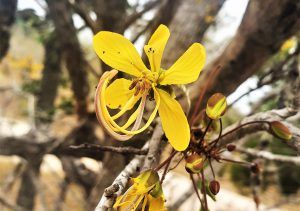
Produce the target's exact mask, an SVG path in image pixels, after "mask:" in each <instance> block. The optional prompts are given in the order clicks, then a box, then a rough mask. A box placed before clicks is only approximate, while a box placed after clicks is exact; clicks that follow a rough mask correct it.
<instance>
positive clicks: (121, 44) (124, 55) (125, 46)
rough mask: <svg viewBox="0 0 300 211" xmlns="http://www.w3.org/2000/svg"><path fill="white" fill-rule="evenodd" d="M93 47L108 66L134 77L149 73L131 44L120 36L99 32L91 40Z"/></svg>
mask: <svg viewBox="0 0 300 211" xmlns="http://www.w3.org/2000/svg"><path fill="white" fill-rule="evenodd" d="M93 47H94V50H95V51H96V53H97V55H98V56H99V57H100V59H101V60H102V61H103V62H104V63H105V64H107V65H108V66H110V67H112V68H114V69H117V70H119V71H122V72H125V73H128V74H130V75H134V76H137V77H138V76H141V74H142V72H149V70H148V69H147V67H146V66H145V64H144V63H143V61H142V59H141V57H140V55H139V53H138V52H137V50H136V49H135V47H134V46H133V44H132V43H131V42H130V41H129V40H128V39H126V38H125V37H123V36H122V35H120V34H117V33H113V32H108V31H101V32H99V33H98V34H96V35H95V36H94V38H93Z"/></svg>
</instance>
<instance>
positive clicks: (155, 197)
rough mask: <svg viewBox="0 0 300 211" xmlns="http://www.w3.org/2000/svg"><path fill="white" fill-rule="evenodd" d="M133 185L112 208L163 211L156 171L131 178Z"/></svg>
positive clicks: (119, 210) (162, 198) (161, 195)
mask: <svg viewBox="0 0 300 211" xmlns="http://www.w3.org/2000/svg"><path fill="white" fill-rule="evenodd" d="M132 180H133V185H132V186H131V187H130V188H129V189H128V190H127V191H126V192H125V193H124V194H123V195H121V196H119V197H118V198H117V201H116V203H115V204H114V208H115V209H116V210H118V211H122V210H132V211H134V210H138V209H139V210H140V209H141V210H142V211H144V210H145V208H146V207H148V209H147V210H149V211H163V210H165V208H164V195H163V191H162V188H161V184H160V182H159V176H158V174H157V172H156V171H153V170H147V171H145V172H143V173H141V174H140V175H139V176H138V177H136V178H133V179H132Z"/></svg>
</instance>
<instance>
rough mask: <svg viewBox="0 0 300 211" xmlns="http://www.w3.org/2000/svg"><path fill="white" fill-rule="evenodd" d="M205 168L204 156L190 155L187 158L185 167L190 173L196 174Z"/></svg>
mask: <svg viewBox="0 0 300 211" xmlns="http://www.w3.org/2000/svg"><path fill="white" fill-rule="evenodd" d="M202 168H203V158H202V157H201V156H200V155H198V154H192V155H189V156H188V157H187V158H186V164H185V169H186V171H187V172H188V173H190V174H196V173H199V172H200V171H201V169H202Z"/></svg>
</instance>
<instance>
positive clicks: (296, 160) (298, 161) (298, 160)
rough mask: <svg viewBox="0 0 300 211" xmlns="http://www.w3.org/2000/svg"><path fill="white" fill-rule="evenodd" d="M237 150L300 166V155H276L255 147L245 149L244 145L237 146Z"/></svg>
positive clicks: (257, 156)
mask: <svg viewBox="0 0 300 211" xmlns="http://www.w3.org/2000/svg"><path fill="white" fill-rule="evenodd" d="M236 151H238V152H241V153H245V154H247V155H250V156H253V157H256V158H263V159H266V160H270V161H276V162H285V163H291V164H294V165H297V166H300V157H299V156H285V155H276V154H273V153H271V152H268V151H258V150H254V149H245V148H242V147H237V148H236Z"/></svg>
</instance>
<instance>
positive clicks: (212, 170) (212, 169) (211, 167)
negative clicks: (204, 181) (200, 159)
mask: <svg viewBox="0 0 300 211" xmlns="http://www.w3.org/2000/svg"><path fill="white" fill-rule="evenodd" d="M208 163H209V167H210V169H211V172H212V174H213V177H214V179H215V178H216V175H215V171H214V168H213V166H212V164H211V159H210V158H209V159H208Z"/></svg>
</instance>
